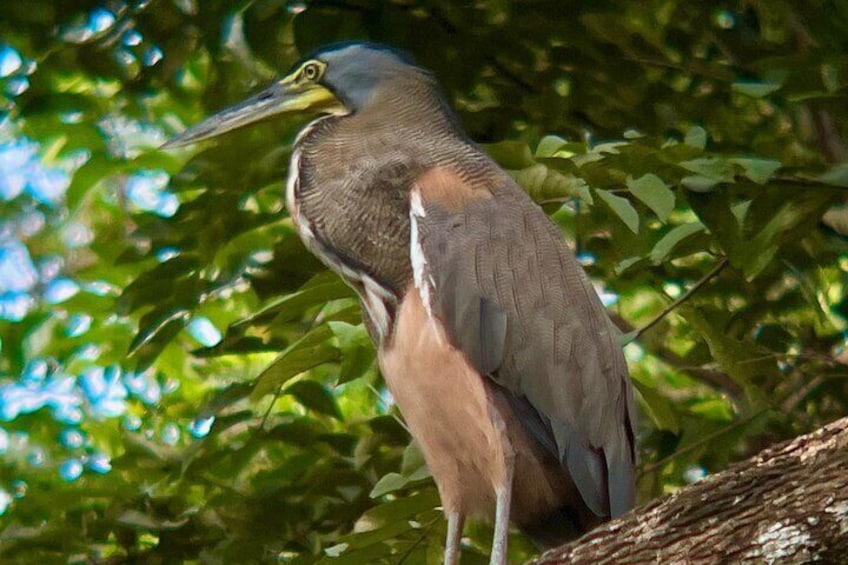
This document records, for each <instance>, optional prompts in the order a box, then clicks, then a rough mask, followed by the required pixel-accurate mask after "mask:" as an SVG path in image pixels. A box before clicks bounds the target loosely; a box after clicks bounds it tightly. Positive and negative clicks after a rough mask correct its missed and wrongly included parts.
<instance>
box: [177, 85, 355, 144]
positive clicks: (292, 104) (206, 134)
mask: <svg viewBox="0 0 848 565" xmlns="http://www.w3.org/2000/svg"><path fill="white" fill-rule="evenodd" d="M305 110H312V111H316V112H341V111H343V106H342V104H341V102H339V100H338V99H337V98H336V97H335V95H333V93H332V92H331V91H330V90H328V89H327V88H325V87H323V86H321V85H319V84H309V85H305V86H299V87H297V86H294V85H292V84H291V83H290V82H286V81H281V82H277V83H274V84H272V85H271V86H269V87H268V88H266V89H265V90H263V91H262V92H260V93H259V94H256V95H254V96H252V97H250V98H248V99H247V100H245V101H243V102H239V103H238V104H234V105H233V106H230V107H229V108H225V109H224V110H221V111H220V112H218V113H217V114H215V115H213V116H210V117H209V118H207V119H206V120H204V121H202V122H200V123H199V124H197V125H195V126H192V127H190V128H188V129H187V130H185V131H184V132H183V133H181V134H180V135H178V136H177V137H175V138H174V139H172V140H170V141H168V142H167V143H165V144H164V145H162V149H170V148H173V147H183V146H185V145H189V144H192V143H196V142H198V141H204V140H207V139H212V138H213V137H218V136H219V135H221V134H224V133H227V132H229V131H232V130H234V129H238V128H240V127H244V126H247V125H250V124H253V123H256V122H259V121H261V120H265V119H268V118H271V117H274V116H278V115H280V114H287V113H292V112H301V111H305Z"/></svg>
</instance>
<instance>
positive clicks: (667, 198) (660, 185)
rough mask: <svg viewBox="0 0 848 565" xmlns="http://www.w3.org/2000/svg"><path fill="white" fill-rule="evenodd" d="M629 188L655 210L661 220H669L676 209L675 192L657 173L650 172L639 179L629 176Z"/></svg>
mask: <svg viewBox="0 0 848 565" xmlns="http://www.w3.org/2000/svg"><path fill="white" fill-rule="evenodd" d="M627 188H628V189H629V190H630V192H631V194H633V196H635V197H636V198H638V199H639V200H641V201H642V202H644V203H645V205H646V206H647V207H648V208H650V209H651V210H653V211H654V213H655V214H656V215H657V217H658V218H659V219H660V221H661V222H663V223H665V222H666V221H667V220H668V215H669V214H670V213H671V211H672V210H674V200H675V198H674V192H672V191H671V189H670V188H668V185H666V184H665V182H663V180H662V179H661V178H660V177H658V176H657V175H654V174H651V173H648V174H647V175H644V176H641V177H639V178H638V179H635V180H634V179H633V178H632V177H628V178H627Z"/></svg>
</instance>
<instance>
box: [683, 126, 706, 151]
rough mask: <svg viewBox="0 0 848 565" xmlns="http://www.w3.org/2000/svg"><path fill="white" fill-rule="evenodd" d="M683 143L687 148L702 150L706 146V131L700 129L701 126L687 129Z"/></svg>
mask: <svg viewBox="0 0 848 565" xmlns="http://www.w3.org/2000/svg"><path fill="white" fill-rule="evenodd" d="M683 142H684V143H685V144H686V145H688V146H689V147H694V148H695V149H704V148H705V147H706V146H707V130H705V129H704V128H702V127H701V126H694V127H692V128H689V131H687V132H686V138H685V139H684V140H683Z"/></svg>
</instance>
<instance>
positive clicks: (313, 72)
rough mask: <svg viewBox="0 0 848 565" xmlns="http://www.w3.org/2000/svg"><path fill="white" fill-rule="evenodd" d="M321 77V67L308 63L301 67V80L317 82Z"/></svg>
mask: <svg viewBox="0 0 848 565" xmlns="http://www.w3.org/2000/svg"><path fill="white" fill-rule="evenodd" d="M319 76H321V67H319V66H318V64H317V63H309V64H307V65H305V66H304V67H303V78H305V79H306V80H309V81H315V80H318V77H319Z"/></svg>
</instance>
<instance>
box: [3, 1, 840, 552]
mask: <svg viewBox="0 0 848 565" xmlns="http://www.w3.org/2000/svg"><path fill="white" fill-rule="evenodd" d="M3 7H4V9H5V10H4V15H5V17H4V19H3V20H0V31H2V35H0V37H2V38H3V39H2V43H0V86H2V88H3V89H5V90H4V91H5V95H4V96H5V98H4V105H5V112H4V117H3V118H2V121H0V149H2V151H0V170H1V171H2V173H3V175H2V177H3V179H2V180H0V198H2V202H0V210H2V222H3V223H2V227H0V275H2V276H0V284H2V285H4V286H2V288H0V294H2V299H0V306H2V308H0V313H2V316H3V319H4V320H5V321H3V322H0V338H2V351H3V356H2V360H0V374H2V376H3V379H4V383H5V384H3V385H2V389H0V405H1V406H0V408H2V409H1V410H0V417H2V418H3V420H4V421H5V423H4V424H3V427H2V430H0V452H2V453H3V459H2V465H1V466H0V487H2V489H3V490H2V491H0V495H2V496H0V502H1V503H0V508H2V509H3V511H2V512H0V514H2V516H0V555H2V558H3V561H4V562H9V563H16V562H17V563H30V562H76V563H84V562H114V563H119V562H130V561H133V560H143V561H144V562H151V563H154V562H167V563H171V562H182V561H190V562H197V561H200V562H210V563H232V562H239V563H253V562H266V561H282V562H292V563H313V562H321V563H366V562H391V563H400V562H404V563H425V562H426V563H436V562H438V561H439V559H440V552H441V544H442V538H443V536H444V532H445V524H444V522H443V520H442V518H441V515H440V512H439V510H438V509H437V505H438V497H437V494H436V492H435V489H434V487H433V486H432V483H431V481H430V479H429V478H428V475H427V473H426V469H425V468H424V466H423V462H422V459H421V456H420V453H419V452H418V450H417V449H416V448H415V446H414V445H409V437H408V434H407V432H406V430H405V429H404V426H403V424H402V419H401V418H400V417H399V415H398V414H397V412H396V409H395V408H394V407H393V406H392V404H391V399H390V397H389V396H388V395H387V394H386V392H385V391H384V389H383V386H382V384H381V381H380V379H379V375H378V371H377V369H376V366H375V362H374V352H373V349H372V347H371V345H370V342H369V341H368V338H367V334H366V332H365V330H364V329H363V327H362V325H361V319H360V313H359V310H358V306H357V304H356V302H355V300H354V299H353V297H352V294H351V292H350V291H349V290H348V289H347V287H345V286H344V285H343V284H342V283H341V282H340V281H339V280H338V279H337V278H336V277H335V276H333V275H331V274H330V273H328V272H326V271H325V270H324V269H323V267H321V265H320V264H319V263H318V262H317V261H316V260H315V259H313V258H312V257H311V256H310V255H309V254H308V252H307V251H306V250H305V249H304V248H303V247H302V245H301V244H300V242H299V241H298V239H297V236H296V234H295V232H294V230H293V228H292V225H291V222H290V219H289V218H288V216H287V214H286V212H285V210H284V203H283V197H282V193H283V183H284V176H285V170H286V166H287V162H288V157H289V156H290V143H291V140H292V139H293V137H294V135H295V133H296V131H297V129H298V128H299V127H301V126H302V125H303V123H302V122H297V123H294V122H285V121H282V122H276V123H269V124H264V125H261V126H257V127H255V128H252V129H250V130H247V131H241V132H236V133H233V134H231V135H229V136H227V137H226V138H224V139H222V140H221V141H220V142H219V143H218V144H217V145H216V146H213V147H208V146H207V147H200V148H191V149H187V150H181V151H179V152H167V153H166V152H162V151H159V150H158V146H159V145H160V144H161V143H163V142H164V141H165V140H166V139H167V138H168V137H169V136H171V135H173V134H174V133H175V132H177V131H179V130H181V129H182V128H183V127H185V126H187V125H190V124H192V123H194V122H196V121H198V120H199V119H201V118H202V117H203V116H205V115H207V114H208V113H210V112H212V111H214V110H216V109H219V108H220V107H222V106H224V105H226V104H228V103H231V102H235V101H237V100H238V99H240V98H243V97H245V96H246V95H247V94H248V93H249V92H251V91H253V90H255V89H256V88H257V87H258V86H259V85H261V84H262V83H263V82H265V81H267V80H269V79H270V78H271V77H272V76H273V75H274V72H275V70H280V71H283V70H285V69H286V68H288V67H289V66H290V65H291V64H293V63H294V62H295V61H296V60H297V58H298V55H299V54H302V53H306V52H308V51H309V50H310V49H312V48H314V47H316V46H318V45H322V44H324V43H327V42H330V41H336V40H341V39H352V38H359V39H372V40H378V41H383V42H386V43H390V44H393V45H396V46H399V47H402V48H405V49H407V50H409V51H410V52H412V53H413V54H414V55H415V56H416V58H417V59H418V60H419V62H420V63H421V64H422V65H424V66H427V67H429V68H431V69H432V70H433V71H434V72H435V74H436V76H437V77H438V78H439V80H440V81H441V82H442V84H443V86H444V88H445V92H446V94H447V95H448V96H449V98H451V99H452V101H453V102H454V103H455V105H456V107H457V109H458V111H459V113H460V116H461V118H462V121H463V122H464V124H465V125H466V127H467V128H468V130H469V132H470V134H471V135H472V137H473V138H474V139H476V140H478V141H480V142H481V143H484V146H485V147H486V149H487V150H488V151H489V152H490V153H491V154H492V155H493V156H494V157H495V158H496V159H497V160H498V161H499V162H500V163H501V164H502V165H503V166H504V167H505V168H506V169H508V170H510V171H511V173H512V174H513V175H514V176H515V178H516V179H517V180H518V181H519V182H520V183H521V185H522V186H523V187H524V188H525V189H526V190H527V191H528V192H529V193H530V194H531V195H532V196H533V198H535V199H536V200H537V201H538V202H539V203H540V204H541V205H542V206H543V207H544V208H545V209H546V210H547V211H549V212H550V214H551V216H552V217H553V218H554V220H555V221H556V222H557V223H558V224H559V225H560V226H561V227H562V230H563V233H564V236H565V237H567V239H568V240H569V241H571V242H574V244H575V249H576V251H577V252H578V254H579V257H580V258H581V260H582V261H583V262H584V264H585V265H586V267H587V269H588V270H589V273H590V274H591V276H592V277H593V278H594V279H595V280H596V281H598V284H599V289H600V290H601V291H602V292H603V295H604V297H605V298H606V299H607V300H608V301H609V302H610V303H613V306H612V308H611V312H612V313H613V315H614V317H615V319H616V321H617V322H618V323H619V325H620V326H621V327H622V329H623V332H624V337H623V339H624V340H625V341H628V342H629V343H628V344H627V346H626V352H627V354H628V358H629V361H630V362H631V372H632V375H633V379H634V382H635V385H636V388H637V390H638V392H639V403H640V406H641V408H642V412H643V417H642V418H641V422H640V430H639V446H640V453H641V463H640V465H641V473H640V492H641V496H642V499H643V500H647V499H650V498H652V497H655V496H658V495H660V494H662V493H666V492H669V491H673V490H674V489H676V488H679V487H680V486H681V485H683V484H685V483H686V482H688V481H692V480H696V479H697V478H699V477H700V476H702V475H703V474H704V473H710V472H713V471H716V470H719V469H722V468H724V467H725V466H726V465H727V464H728V463H729V462H730V461H733V460H737V459H739V458H741V457H743V456H745V455H748V454H751V453H752V452H756V451H758V450H759V449H760V448H762V447H763V446H764V445H766V444H769V443H772V442H774V441H776V440H778V439H783V438H787V437H793V436H795V435H798V434H800V433H802V432H804V431H808V430H810V429H813V428H815V427H817V426H819V425H821V424H823V423H824V422H827V421H829V420H831V419H833V418H835V417H836V416H837V415H840V414H845V413H846V411H848V410H847V409H848V407H847V406H846V398H848V394H846V393H848V381H846V378H845V377H846V369H845V363H846V357H845V354H844V350H843V346H844V341H845V337H844V336H845V333H844V332H845V329H846V321H845V316H846V314H848V303H846V300H845V294H846V293H845V287H846V282H848V276H846V273H848V245H846V239H845V236H846V235H848V227H846V225H848V220H846V214H845V210H844V202H845V195H846V192H845V189H846V188H848V165H846V161H848V141H847V140H848V104H846V93H848V53H847V52H846V46H848V45H847V44H846V43H847V42H848V40H846V38H848V8H846V5H845V4H843V3H827V2H805V3H797V4H796V3H792V2H787V1H780V0H772V1H765V0H764V1H761V2H722V3H719V4H716V5H714V6H708V5H706V4H704V3H692V2H682V1H676V0H656V1H650V2H647V3H646V2H627V3H620V2H599V3H597V2H596V3H593V4H592V5H591V6H590V5H588V4H585V3H567V5H564V4H563V3H561V2H553V1H550V0H538V1H535V2H522V3H518V2H515V3H510V2H496V1H489V2H475V3H473V4H465V3H460V4H457V3H452V2H446V1H441V0H439V1H436V0H433V1H422V2H418V1H400V0H398V1H394V2H372V1H369V0H364V1H350V2H317V1H316V2H314V3H310V4H306V3H301V2H291V3H288V4H286V3H284V2H281V1H279V0H251V1H243V2H238V3H234V4H232V3H228V2H218V1H209V2H197V1H195V0H173V1H166V0H159V1H155V2H149V1H141V0H139V1H134V2H133V1H129V0H127V1H118V2H105V3H103V4H97V3H93V2H81V1H71V2H61V3H59V2H51V1H49V0H30V1H28V2H4V4H3ZM409 30H414V33H410V32H409ZM636 328H641V329H639V330H637V329H636ZM487 528H488V526H486V525H473V526H472V528H471V529H469V538H468V542H467V543H466V544H465V550H466V555H465V557H464V562H465V563H477V562H484V558H483V557H482V556H483V555H485V553H486V551H487V543H488V539H489V537H490V530H489V529H487ZM511 551H512V554H513V557H514V558H515V559H516V560H518V559H521V558H525V557H528V556H529V555H531V554H532V552H533V550H532V549H531V547H530V546H529V545H528V543H527V542H526V540H523V539H522V538H520V536H519V535H517V534H516V536H514V540H513V543H512V549H511Z"/></svg>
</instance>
